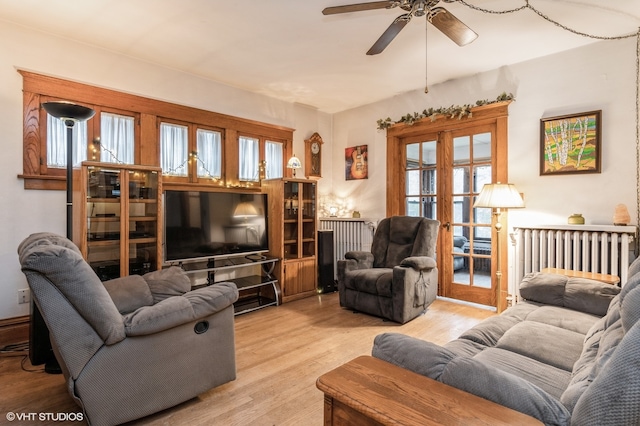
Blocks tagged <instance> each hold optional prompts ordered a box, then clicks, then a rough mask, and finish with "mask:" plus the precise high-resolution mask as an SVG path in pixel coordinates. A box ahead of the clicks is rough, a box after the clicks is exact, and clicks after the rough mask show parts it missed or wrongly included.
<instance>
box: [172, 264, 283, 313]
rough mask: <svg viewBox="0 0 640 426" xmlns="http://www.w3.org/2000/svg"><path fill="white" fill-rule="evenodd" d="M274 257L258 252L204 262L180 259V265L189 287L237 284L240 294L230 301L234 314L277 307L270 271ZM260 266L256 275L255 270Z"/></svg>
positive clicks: (275, 283) (274, 280) (277, 294)
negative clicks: (241, 272) (241, 273)
mask: <svg viewBox="0 0 640 426" xmlns="http://www.w3.org/2000/svg"><path fill="white" fill-rule="evenodd" d="M279 260H280V259H278V258H277V257H271V256H265V255H261V254H238V255H228V256H224V257H215V258H211V259H208V260H204V261H194V262H183V263H181V264H179V266H180V267H181V268H182V269H183V270H184V271H185V272H186V273H187V275H188V276H189V278H190V279H191V288H192V289H195V288H199V287H204V286H209V285H216V283H219V282H229V281H230V282H233V283H235V284H236V286H237V287H238V291H239V293H240V297H239V298H238V300H237V301H236V302H235V303H234V304H233V306H234V311H235V315H240V314H244V313H247V312H251V311H255V310H257V309H262V308H266V307H267V306H277V305H279V304H280V289H279V287H278V280H277V279H276V278H275V277H274V275H273V271H274V269H275V266H276V263H277V262H278V261H279ZM257 267H259V268H260V272H259V274H257V273H255V272H256V271H255V269H257ZM249 268H253V269H254V271H252V272H254V273H253V274H252V275H242V276H238V275H240V274H238V272H240V271H241V270H243V269H244V270H245V271H246V270H248V269H249Z"/></svg>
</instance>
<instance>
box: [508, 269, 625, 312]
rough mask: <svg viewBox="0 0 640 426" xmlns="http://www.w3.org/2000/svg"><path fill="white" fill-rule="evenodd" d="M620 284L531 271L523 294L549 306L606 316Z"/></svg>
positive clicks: (525, 297)
mask: <svg viewBox="0 0 640 426" xmlns="http://www.w3.org/2000/svg"><path fill="white" fill-rule="evenodd" d="M619 292H620V287H617V286H614V285H611V284H606V283H603V282H601V281H595V280H589V279H586V278H575V277H566V276H564V275H558V274H547V273H541V272H535V273H532V274H527V275H526V276H525V277H524V278H523V279H522V282H521V284H520V295H521V296H522V297H523V298H524V299H526V300H532V301H534V302H538V303H544V304H547V305H554V306H563V307H566V308H570V309H575V310H578V311H581V312H587V313H590V314H594V315H598V316H603V315H605V314H606V313H607V309H608V308H609V303H610V302H611V300H612V299H613V298H614V297H615V296H616V295H617V294H618V293H619Z"/></svg>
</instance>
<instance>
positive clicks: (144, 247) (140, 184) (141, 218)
mask: <svg viewBox="0 0 640 426" xmlns="http://www.w3.org/2000/svg"><path fill="white" fill-rule="evenodd" d="M128 175H129V176H128V183H129V186H128V189H129V191H128V192H129V197H128V200H129V203H128V207H129V211H128V217H129V223H128V230H127V234H128V236H129V256H128V257H129V274H130V275H132V274H139V275H141V274H146V273H147V272H150V271H153V270H155V269H156V268H155V265H157V250H156V244H157V241H158V173H157V172H155V171H131V170H130V171H128Z"/></svg>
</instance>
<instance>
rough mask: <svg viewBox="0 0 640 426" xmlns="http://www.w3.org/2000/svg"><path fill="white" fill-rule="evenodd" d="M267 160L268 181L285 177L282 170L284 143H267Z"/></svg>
mask: <svg viewBox="0 0 640 426" xmlns="http://www.w3.org/2000/svg"><path fill="white" fill-rule="evenodd" d="M264 152H265V160H267V170H266V177H267V179H277V178H281V177H283V176H284V173H283V168H282V163H283V159H282V156H283V154H282V143H280V142H272V141H267V142H266V143H265V149H264Z"/></svg>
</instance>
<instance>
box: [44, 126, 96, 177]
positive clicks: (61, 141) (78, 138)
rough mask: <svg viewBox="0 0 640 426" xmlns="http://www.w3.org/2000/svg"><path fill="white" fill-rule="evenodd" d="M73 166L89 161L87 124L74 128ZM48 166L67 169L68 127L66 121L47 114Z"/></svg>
mask: <svg viewBox="0 0 640 426" xmlns="http://www.w3.org/2000/svg"><path fill="white" fill-rule="evenodd" d="M72 131H73V136H72V139H73V140H72V142H71V143H72V147H73V164H78V163H80V162H82V161H85V160H86V159H87V122H86V121H82V122H77V123H75V125H74V126H73V128H72ZM47 166H48V167H67V126H66V125H65V124H64V121H62V120H60V119H59V118H55V117H53V116H52V115H49V114H47Z"/></svg>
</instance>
